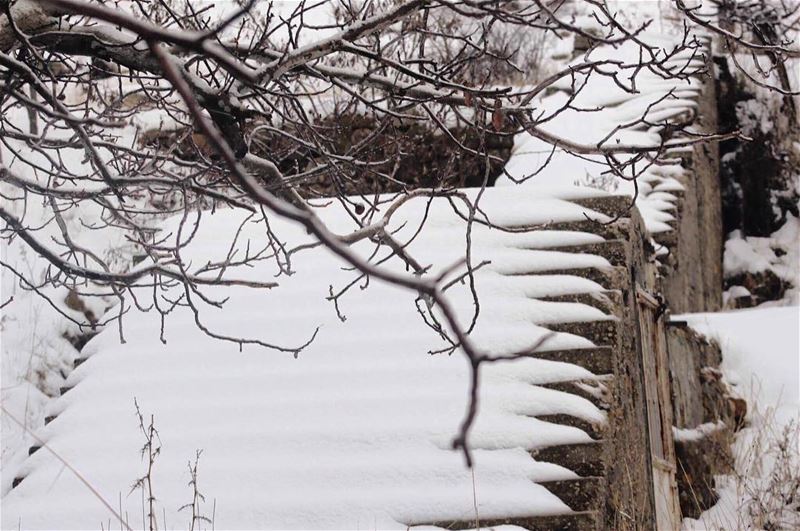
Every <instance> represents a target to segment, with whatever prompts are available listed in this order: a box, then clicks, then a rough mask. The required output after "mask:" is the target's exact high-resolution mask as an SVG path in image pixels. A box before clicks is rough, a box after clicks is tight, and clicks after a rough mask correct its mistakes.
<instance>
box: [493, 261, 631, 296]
mask: <svg viewBox="0 0 800 531" xmlns="http://www.w3.org/2000/svg"><path fill="white" fill-rule="evenodd" d="M507 275H508V276H512V277H517V276H532V275H548V276H553V275H567V276H573V277H580V278H585V279H587V280H591V281H592V282H595V283H597V284H599V285H600V286H602V287H603V288H605V289H607V290H619V289H624V288H626V287H627V286H628V283H629V282H628V271H627V269H626V268H624V267H622V266H610V267H604V268H597V267H576V268H569V269H541V270H532V271H523V272H521V273H509V274H507Z"/></svg>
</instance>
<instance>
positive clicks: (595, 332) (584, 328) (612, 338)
mask: <svg viewBox="0 0 800 531" xmlns="http://www.w3.org/2000/svg"><path fill="white" fill-rule="evenodd" d="M542 326H544V327H546V328H547V329H548V330H552V331H553V332H562V333H566V334H573V335H576V336H580V337H583V338H585V339H588V340H589V341H591V342H592V343H594V344H595V345H616V344H617V334H618V332H619V321H617V320H612V319H609V320H606V321H576V322H572V323H548V324H542Z"/></svg>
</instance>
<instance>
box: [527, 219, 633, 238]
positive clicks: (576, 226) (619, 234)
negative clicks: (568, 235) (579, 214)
mask: <svg viewBox="0 0 800 531" xmlns="http://www.w3.org/2000/svg"><path fill="white" fill-rule="evenodd" d="M526 228H531V229H535V230H555V231H569V232H588V233H589V234H596V235H597V236H601V237H602V238H603V239H605V240H617V239H623V240H624V239H626V238H627V230H623V228H622V226H621V224H619V223H611V224H605V223H601V222H598V221H595V220H591V219H582V220H580V221H560V222H554V223H548V224H546V225H538V226H535V227H526Z"/></svg>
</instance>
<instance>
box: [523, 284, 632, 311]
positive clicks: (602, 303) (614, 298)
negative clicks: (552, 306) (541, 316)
mask: <svg viewBox="0 0 800 531" xmlns="http://www.w3.org/2000/svg"><path fill="white" fill-rule="evenodd" d="M536 300H540V301H545V302H574V303H577V304H585V305H586V306H591V307H592V308H596V309H598V310H600V311H601V312H603V313H606V314H614V315H619V307H620V306H622V292H621V291H619V290H610V291H595V292H588V293H569V294H565V295H553V296H550V297H538V298H537V299H536Z"/></svg>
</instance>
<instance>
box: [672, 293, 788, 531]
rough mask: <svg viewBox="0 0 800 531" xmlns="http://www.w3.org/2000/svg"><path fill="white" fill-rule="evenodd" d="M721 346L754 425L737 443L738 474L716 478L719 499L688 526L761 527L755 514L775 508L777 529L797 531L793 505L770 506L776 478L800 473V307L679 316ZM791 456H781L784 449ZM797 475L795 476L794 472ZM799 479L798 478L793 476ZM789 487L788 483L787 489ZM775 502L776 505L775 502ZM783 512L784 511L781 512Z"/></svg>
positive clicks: (750, 424) (728, 374)
mask: <svg viewBox="0 0 800 531" xmlns="http://www.w3.org/2000/svg"><path fill="white" fill-rule="evenodd" d="M676 318H678V319H686V320H688V321H689V323H690V325H691V326H692V327H693V328H695V329H696V330H698V331H699V332H701V333H703V334H705V335H707V336H708V337H711V338H714V339H716V340H717V341H718V342H719V344H720V347H721V348H722V366H721V369H722V371H723V374H724V375H725V378H726V380H727V381H728V383H729V384H731V385H732V386H733V390H734V391H735V392H736V393H737V394H739V395H740V396H741V397H743V398H745V399H746V400H747V401H748V418H747V421H748V426H747V427H746V428H745V429H743V430H742V431H740V432H739V433H738V434H737V436H736V440H735V442H734V447H733V454H734V456H735V458H736V470H737V472H738V475H739V477H734V476H721V477H718V478H717V483H718V493H719V495H720V500H719V502H717V504H716V505H714V507H712V508H711V509H709V510H708V511H706V512H704V513H703V514H702V515H701V517H700V519H698V520H693V519H686V520H684V524H683V528H684V529H687V530H688V529H691V530H700V529H709V530H712V529H713V530H716V529H758V528H761V527H762V526H763V523H762V524H761V525H759V522H758V521H754V520H753V515H754V514H760V513H761V512H762V511H763V510H764V509H763V506H761V507H760V506H759V504H764V505H766V506H768V507H771V510H772V514H771V517H772V522H773V523H774V524H777V525H778V526H779V527H777V528H779V529H797V526H799V525H800V518H799V517H798V515H797V511H796V509H790V508H789V507H790V504H791V502H790V501H786V500H784V503H785V505H786V507H785V510H784V511H781V509H782V508H781V507H780V505H781V502H780V501H779V500H772V501H770V496H772V495H773V494H775V493H776V492H777V491H775V490H770V489H771V488H774V485H775V484H773V485H772V486H770V481H771V479H772V478H776V477H794V478H797V473H796V471H797V470H799V469H800V308H799V307H798V306H784V307H759V308H755V309H748V310H737V311H731V312H721V313H715V314H694V315H685V316H680V317H676ZM780 443H783V444H784V445H785V446H784V448H785V457H783V458H778V456H779V454H780V453H779V452H778V451H776V447H777V445H778V444H780ZM792 470H794V471H795V472H794V474H792V472H791V471H792ZM795 480H796V479H795ZM784 487H785V488H788V484H787V485H785V486H784ZM773 502H774V503H773ZM781 512H783V514H781Z"/></svg>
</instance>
